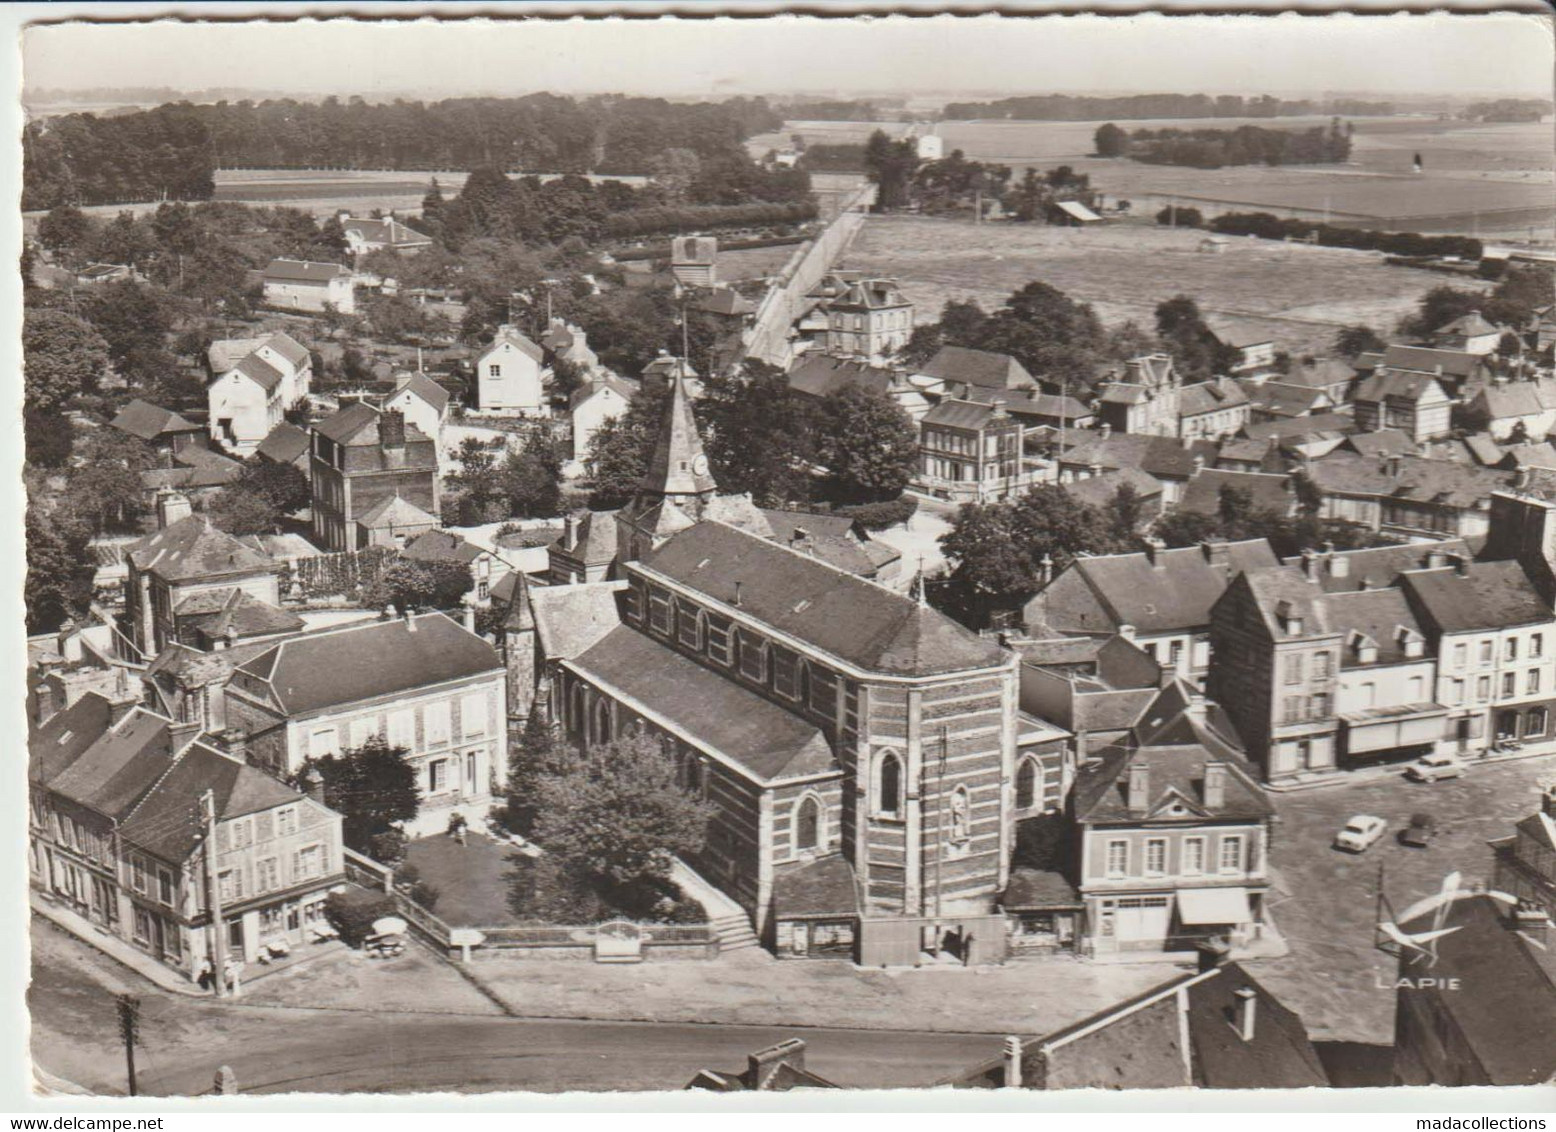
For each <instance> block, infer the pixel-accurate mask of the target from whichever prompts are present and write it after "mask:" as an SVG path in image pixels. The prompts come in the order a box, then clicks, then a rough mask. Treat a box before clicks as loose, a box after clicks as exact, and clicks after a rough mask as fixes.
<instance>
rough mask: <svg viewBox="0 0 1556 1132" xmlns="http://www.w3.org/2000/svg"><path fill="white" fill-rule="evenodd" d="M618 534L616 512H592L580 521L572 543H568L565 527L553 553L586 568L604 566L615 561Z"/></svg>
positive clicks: (556, 541)
mask: <svg viewBox="0 0 1556 1132" xmlns="http://www.w3.org/2000/svg"><path fill="white" fill-rule="evenodd" d="M618 534H619V532H618V530H617V528H616V512H614V511H590V512H588V513H586V514H585V515H584V516H583V518H582V519H580V520H579V523H578V529H577V533H576V535H575V537H574V538H573V541H572V542H571V543H569V542H568V539H567V529H566V528H565V527H564V528H563V529H562V533H561V535H560V536H559V537H558V538H557V539H556V540H555V541H554V542H553V543H551V547H552V549H553V551H555V552H559V553H561V554H563V555H565V556H567V557H568V558H571V559H572V560H573V561H575V562H579V563H582V564H583V565H585V566H602V565H604V564H606V563H608V562H614V561H615V559H616V547H617V536H618Z"/></svg>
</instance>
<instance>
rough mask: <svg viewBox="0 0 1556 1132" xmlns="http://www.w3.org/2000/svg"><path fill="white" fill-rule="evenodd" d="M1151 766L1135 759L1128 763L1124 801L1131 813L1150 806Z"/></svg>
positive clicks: (1142, 810) (1139, 811)
mask: <svg viewBox="0 0 1556 1132" xmlns="http://www.w3.org/2000/svg"><path fill="white" fill-rule="evenodd" d="M1150 790H1151V768H1150V767H1148V766H1146V765H1145V763H1144V762H1141V761H1139V760H1136V761H1135V762H1132V763H1130V764H1129V780H1128V784H1127V786H1126V789H1125V795H1124V801H1125V803H1126V804H1127V805H1128V806H1129V810H1130V812H1131V813H1143V812H1145V810H1146V808H1147V807H1149V806H1150V804H1151V801H1150V796H1149V795H1150Z"/></svg>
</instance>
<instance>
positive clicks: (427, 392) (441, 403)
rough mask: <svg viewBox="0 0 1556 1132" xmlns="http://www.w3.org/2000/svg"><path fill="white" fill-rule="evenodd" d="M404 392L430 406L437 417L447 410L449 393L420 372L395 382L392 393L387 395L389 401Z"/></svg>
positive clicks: (409, 374) (407, 375)
mask: <svg viewBox="0 0 1556 1132" xmlns="http://www.w3.org/2000/svg"><path fill="white" fill-rule="evenodd" d="M406 392H409V393H410V394H411V395H413V396H416V397H420V398H421V399H422V400H423V401H425V402H427V404H429V405H431V406H432V408H433V410H434V411H436V412H437V413H438V414H439V415H441V414H442V413H443V411H444V410H445V409H447V408H448V402H449V396H450V395H449V391H448V390H447V389H444V388H443V387H442V386H441V385H439V384H438V383H437V382H436V381H433V380H432V378H430V377H428V376H427V375H426V374H424V373H422V372H421V371H420V370H417V371H416V372H415V373H408V374H406V375H405V376H404V377H402V378H400V380H399V381H397V382H395V386H394V392H393V393H391V394H390V395H389V400H391V401H392V400H394V399H395V398H396V397H398V396H399V395H400V394H402V393H406Z"/></svg>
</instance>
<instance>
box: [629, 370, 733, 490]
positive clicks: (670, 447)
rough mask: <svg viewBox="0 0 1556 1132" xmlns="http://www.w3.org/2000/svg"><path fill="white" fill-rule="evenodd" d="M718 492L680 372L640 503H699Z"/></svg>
mask: <svg viewBox="0 0 1556 1132" xmlns="http://www.w3.org/2000/svg"><path fill="white" fill-rule="evenodd" d="M717 490H718V484H716V483H714V482H713V475H712V473H711V472H710V471H709V470H708V457H707V454H706V453H704V452H703V450H702V435H701V434H700V433H699V432H698V431H697V419H696V417H694V416H693V415H692V402H691V398H690V397H689V396H687V393H686V379H685V377H684V375H683V374H682V373H681V372H679V371H677V373H676V374H675V377H674V378H673V379H672V381H671V383H670V400H669V403H668V404H667V405H666V406H665V415H664V417H663V419H662V421H661V423H660V426H659V438H658V439H657V440H656V441H655V442H654V454H653V457H652V458H651V459H650V460H649V462H648V472H647V473H646V474H645V475H644V476H643V482H642V483H641V484H640V485H639V488H638V492H639V495H638V498H639V501H640V502H641V503H650V504H651V503H653V502H657V501H659V500H664V499H669V500H672V501H674V502H677V503H685V502H688V501H694V500H695V501H700V500H703V499H706V498H708V497H709V496H711V495H713V493H714V492H716V491H717Z"/></svg>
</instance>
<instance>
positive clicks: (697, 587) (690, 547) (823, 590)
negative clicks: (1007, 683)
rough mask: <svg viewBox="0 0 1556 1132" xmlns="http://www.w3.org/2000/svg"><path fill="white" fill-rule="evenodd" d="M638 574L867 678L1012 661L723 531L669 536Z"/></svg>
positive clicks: (875, 591) (867, 585)
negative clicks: (730, 609)
mask: <svg viewBox="0 0 1556 1132" xmlns="http://www.w3.org/2000/svg"><path fill="white" fill-rule="evenodd" d="M640 568H641V569H643V570H644V572H645V573H647V574H649V575H650V576H652V575H655V574H658V575H661V576H663V577H665V578H668V579H669V580H671V581H673V582H675V583H677V584H679V585H682V586H686V587H688V588H689V589H691V590H693V591H694V592H697V593H700V594H702V595H704V596H705V597H708V598H711V599H712V600H714V601H718V602H721V603H722V604H724V605H726V606H738V607H739V608H740V610H741V612H742V613H744V614H745V615H746V616H749V617H752V618H755V619H756V620H757V621H760V622H762V623H763V624H765V625H768V626H770V627H771V628H773V629H775V630H777V631H778V632H780V633H785V634H788V635H789V636H792V637H796V638H798V639H800V640H802V641H805V642H806V643H808V644H810V645H811V646H813V647H815V648H818V649H820V650H821V651H823V652H826V653H829V654H831V655H832V656H835V657H838V658H839V659H841V660H843V661H845V662H846V663H848V664H851V665H853V666H855V667H857V668H862V669H866V670H868V671H872V672H879V673H885V674H889V675H898V676H928V675H933V674H936V673H942V672H960V671H965V670H969V669H982V668H993V667H1000V666H1003V665H1005V664H1007V663H1008V661H1009V659H1010V654H1008V653H1006V652H1005V650H1004V649H1002V648H1000V647H999V646H998V645H997V644H995V643H994V642H992V641H989V640H985V639H984V638H982V637H979V636H978V635H977V634H976V633H973V632H972V631H970V630H968V629H965V628H963V627H962V626H961V625H958V624H957V623H956V622H955V621H952V620H951V619H950V618H949V617H947V616H945V615H944V614H943V613H940V612H938V611H937V610H934V609H931V608H929V607H928V606H925V605H920V604H919V603H918V602H916V601H914V600H913V599H912V598H909V597H906V596H904V595H902V594H898V593H893V592H892V591H891V590H888V589H885V588H884V587H882V586H878V585H876V584H875V583H874V582H870V581H866V580H864V579H861V578H857V577H855V576H853V575H851V574H848V573H845V572H843V571H841V570H838V569H836V568H835V567H832V566H828V565H826V564H824V563H822V562H819V561H817V560H816V559H814V558H811V557H809V556H807V555H804V554H801V553H798V552H796V551H793V550H790V549H788V548H786V547H782V546H779V545H777V544H775V543H772V542H769V541H767V540H766V539H763V538H760V537H758V536H756V535H753V534H749V533H747V532H745V531H742V530H739V529H737V528H735V527H732V526H729V525H728V524H725V523H720V522H701V523H698V524H696V525H695V526H693V527H690V528H689V529H687V530H685V531H682V532H680V533H679V534H676V535H673V536H671V538H670V539H669V540H668V541H666V542H665V543H664V544H663V545H661V546H660V547H658V548H657V549H656V550H653V551H651V552H650V553H649V554H648V555H647V556H646V557H645V558H644V559H643V562H642V565H641V567H640ZM737 591H738V592H737Z"/></svg>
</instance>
